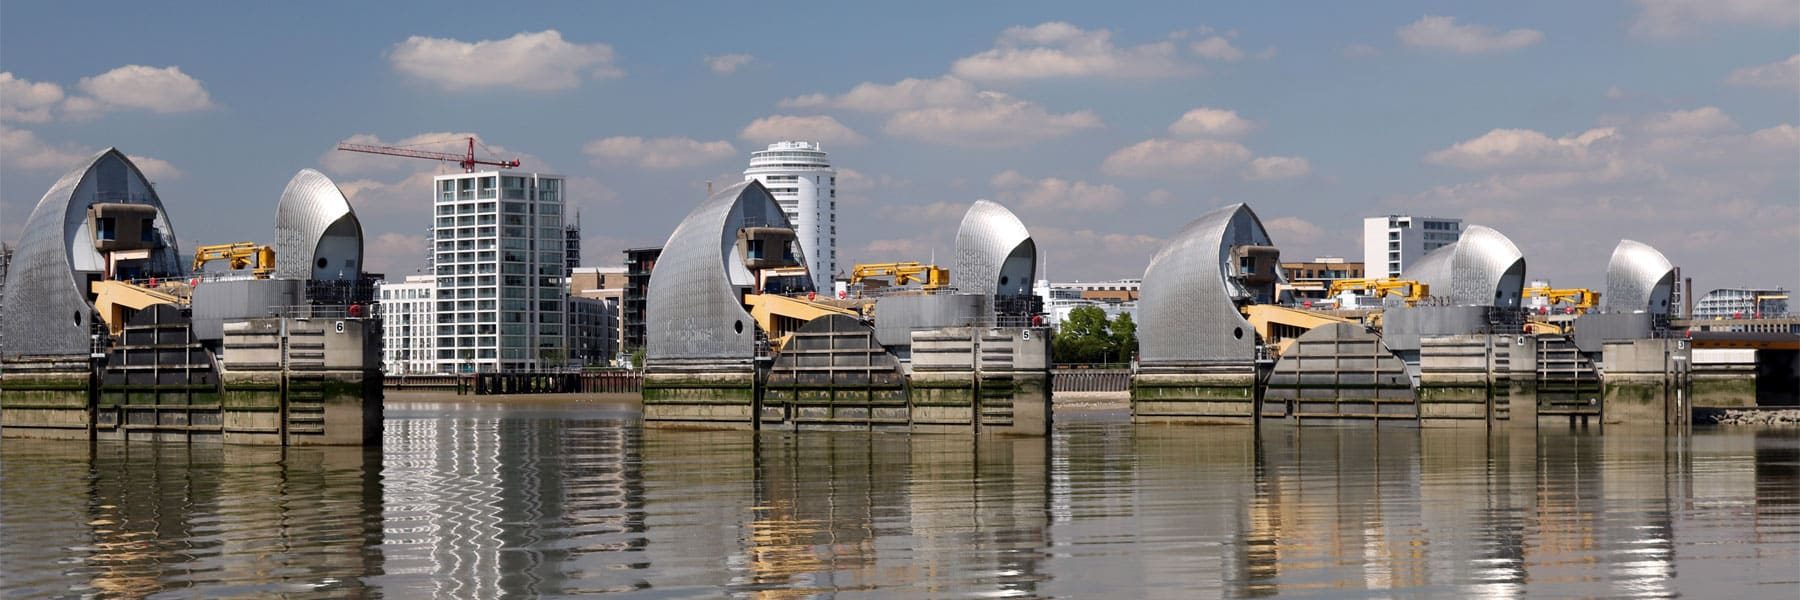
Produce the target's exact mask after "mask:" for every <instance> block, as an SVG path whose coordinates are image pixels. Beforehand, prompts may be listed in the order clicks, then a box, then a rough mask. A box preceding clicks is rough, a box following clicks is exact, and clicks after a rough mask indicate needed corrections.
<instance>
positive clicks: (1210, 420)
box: [1131, 362, 1256, 425]
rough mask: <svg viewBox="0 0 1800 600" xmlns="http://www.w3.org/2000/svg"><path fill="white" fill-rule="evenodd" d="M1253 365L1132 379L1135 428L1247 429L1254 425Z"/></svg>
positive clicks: (1170, 368) (1161, 371) (1191, 368)
mask: <svg viewBox="0 0 1800 600" xmlns="http://www.w3.org/2000/svg"><path fill="white" fill-rule="evenodd" d="M1255 410H1256V365H1255V364H1253V363H1249V362H1244V363H1235V364H1205V365H1198V364H1197V365H1154V366H1145V367H1142V368H1140V370H1139V372H1138V373H1137V374H1136V375H1133V376H1132V378H1131V420H1132V421H1133V422H1136V423H1197V424H1220V425H1249V424H1251V423H1253V422H1254V421H1255Z"/></svg>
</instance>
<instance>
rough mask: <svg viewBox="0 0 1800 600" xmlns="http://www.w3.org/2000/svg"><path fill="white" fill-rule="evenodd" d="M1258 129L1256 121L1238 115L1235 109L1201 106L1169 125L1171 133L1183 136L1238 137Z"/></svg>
mask: <svg viewBox="0 0 1800 600" xmlns="http://www.w3.org/2000/svg"><path fill="white" fill-rule="evenodd" d="M1254 129H1256V123H1253V122H1251V121H1250V120H1249V119H1245V118H1243V117H1240V116H1238V114H1237V111H1235V110H1225V109H1219V108H1207V107H1204V106H1202V107H1200V108H1196V109H1193V110H1190V111H1187V112H1186V113H1184V114H1182V115H1181V118H1179V119H1176V120H1175V123H1174V124H1172V125H1169V133H1172V134H1175V135H1178V136H1183V137H1217V138H1237V137H1242V136H1243V135H1244V134H1247V133H1250V131H1251V130H1254Z"/></svg>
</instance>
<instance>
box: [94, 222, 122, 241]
mask: <svg viewBox="0 0 1800 600" xmlns="http://www.w3.org/2000/svg"><path fill="white" fill-rule="evenodd" d="M94 239H96V240H116V239H119V232H118V227H117V226H116V225H115V224H114V223H113V218H112V217H95V218H94Z"/></svg>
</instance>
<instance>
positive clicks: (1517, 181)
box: [1388, 110, 1800, 289]
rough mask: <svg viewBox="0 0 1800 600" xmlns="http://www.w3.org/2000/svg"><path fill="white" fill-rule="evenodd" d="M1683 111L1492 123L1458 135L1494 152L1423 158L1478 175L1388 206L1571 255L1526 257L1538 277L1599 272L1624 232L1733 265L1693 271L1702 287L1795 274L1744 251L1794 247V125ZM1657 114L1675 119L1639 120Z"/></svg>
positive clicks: (1772, 252)
mask: <svg viewBox="0 0 1800 600" xmlns="http://www.w3.org/2000/svg"><path fill="white" fill-rule="evenodd" d="M1678 114H1685V115H1689V116H1690V117H1689V120H1687V121H1684V120H1682V119H1670V118H1669V114H1654V115H1640V116H1637V117H1634V118H1626V119H1624V120H1623V122H1625V123H1629V124H1637V126H1636V127H1635V128H1634V129H1632V130H1631V133H1630V134H1629V135H1624V134H1617V133H1614V130H1612V129H1610V128H1598V129H1593V130H1590V131H1589V132H1587V133H1585V134H1582V135H1577V136H1568V137H1563V138H1552V137H1551V136H1549V135H1546V134H1543V133H1540V132H1536V131H1531V130H1495V131H1494V132H1490V133H1489V134H1487V135H1484V136H1482V138H1477V139H1476V140H1470V141H1469V142H1465V143H1464V144H1459V145H1458V146H1459V147H1462V146H1464V145H1468V146H1478V145H1485V146H1486V147H1488V149H1490V150H1492V151H1485V152H1477V151H1470V152H1464V151H1462V150H1459V149H1458V148H1456V147H1453V148H1452V149H1450V150H1446V151H1440V152H1437V153H1432V155H1428V156H1427V157H1426V161H1427V162H1440V163H1443V164H1451V165H1452V166H1462V167H1465V168H1479V169H1484V170H1486V172H1484V173H1483V174H1482V176H1481V177H1480V178H1478V179H1475V180H1473V181H1464V182H1458V183H1452V184H1447V185H1440V186H1436V187H1432V188H1430V189H1428V190H1426V191H1423V192H1420V193H1417V194H1413V195H1409V196H1400V197H1397V198H1394V199H1391V200H1390V202H1389V203H1388V204H1389V208H1390V209H1393V210H1396V211H1421V212H1432V213H1438V214H1460V215H1461V216H1463V217H1464V218H1465V219H1466V220H1469V221H1472V222H1480V223H1483V224H1488V225H1493V226H1496V227H1498V228H1500V229H1502V230H1503V231H1505V232H1506V233H1507V234H1508V235H1510V236H1513V238H1514V241H1515V242H1517V243H1518V244H1519V246H1520V248H1521V249H1522V250H1523V251H1524V252H1525V254H1526V255H1527V256H1553V257H1568V258H1569V260H1560V259H1559V260H1546V261H1536V262H1533V263H1532V264H1531V270H1532V276H1533V278H1538V277H1540V276H1543V277H1548V278H1551V279H1552V280H1553V281H1560V280H1564V279H1565V278H1566V279H1567V280H1570V281H1588V282H1597V281H1599V280H1600V279H1601V278H1602V277H1603V274H1602V273H1601V271H1602V269H1603V267H1604V266H1605V262H1606V261H1605V257H1606V256H1607V253H1608V252H1610V251H1611V248H1612V244H1613V243H1614V242H1616V241H1617V240H1618V239H1619V238H1631V239H1636V240H1639V241H1643V242H1645V243H1648V244H1651V245H1652V246H1656V247H1657V248H1658V249H1660V250H1662V251H1663V252H1664V253H1666V254H1667V255H1668V256H1669V258H1670V259H1671V260H1672V261H1674V262H1675V263H1676V264H1685V265H1689V266H1693V267H1695V268H1694V269H1693V270H1694V272H1695V275H1696V279H1702V278H1705V277H1708V276H1716V275H1723V274H1727V273H1728V274H1729V276H1730V279H1729V281H1720V280H1714V281H1712V282H1710V283H1708V282H1703V281H1702V282H1697V283H1699V286H1700V288H1701V289H1707V286H1708V285H1724V284H1727V283H1740V282H1742V281H1765V280H1766V281H1768V284H1769V285H1777V284H1791V283H1794V280H1793V278H1794V276H1795V274H1796V273H1795V271H1794V270H1793V263H1792V261H1774V260H1760V261H1744V260H1742V257H1744V256H1765V257H1773V256H1793V255H1796V253H1800V245H1797V242H1796V240H1800V204H1796V203H1795V202H1794V198H1796V197H1800V171H1796V170H1795V169H1794V168H1793V161H1794V157H1795V156H1797V155H1800V127H1795V126H1794V125H1793V124H1786V123H1784V124H1780V125H1776V126H1773V127H1767V128H1764V129H1761V130H1757V131H1753V132H1749V133H1741V132H1736V131H1729V130H1722V129H1721V128H1720V127H1721V123H1724V122H1726V120H1725V119H1724V115H1718V116H1717V117H1714V116H1708V115H1710V111H1703V110H1694V111H1682V112H1681V113H1678ZM1693 115H1699V116H1698V117H1693ZM1607 120H1608V121H1619V119H1607ZM1696 122H1697V123H1698V125H1693V123H1696ZM1653 123H1654V124H1662V125H1669V124H1671V123H1678V124H1680V125H1678V126H1662V127H1646V126H1643V125H1645V124H1653ZM1483 138H1487V139H1485V140H1483ZM1478 140H1481V141H1482V143H1481V144H1475V143H1474V142H1476V141H1478ZM1500 142H1505V143H1500ZM1467 149H1470V148H1463V150H1467ZM1509 226H1510V227H1509ZM1582 257H1586V258H1582ZM1703 265H1714V266H1715V268H1700V267H1699V266H1703ZM1717 265H1729V266H1730V267H1729V269H1727V268H1725V267H1717ZM1714 274H1716V275H1714Z"/></svg>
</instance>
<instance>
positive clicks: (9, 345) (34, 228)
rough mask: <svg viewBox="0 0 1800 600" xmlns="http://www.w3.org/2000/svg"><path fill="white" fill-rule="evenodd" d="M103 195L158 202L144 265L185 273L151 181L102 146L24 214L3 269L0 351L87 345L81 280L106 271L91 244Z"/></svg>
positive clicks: (70, 349)
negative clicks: (94, 212) (152, 243)
mask: <svg viewBox="0 0 1800 600" xmlns="http://www.w3.org/2000/svg"><path fill="white" fill-rule="evenodd" d="M101 202H122V203H130V204H147V205H150V206H154V207H156V224H155V225H156V235H157V236H158V244H157V248H155V249H153V250H152V251H151V254H150V259H149V261H148V263H147V265H146V269H147V270H148V271H150V272H152V273H161V274H164V275H165V276H167V275H177V276H179V275H181V274H183V273H185V272H186V270H185V269H184V268H183V265H182V262H181V249H180V247H179V246H178V244H177V242H176V240H175V230H174V227H173V226H172V225H171V223H170V221H169V213H168V211H167V210H165V209H164V208H163V205H162V200H161V199H160V198H158V197H157V195H156V188H154V187H152V186H151V185H150V180H149V178H147V177H145V176H144V173H143V172H142V171H140V170H138V168H137V165H135V164H132V162H131V159H130V158H127V157H126V156H125V153H123V152H120V151H119V150H118V149H115V148H107V149H105V150H102V151H100V152H99V153H96V154H95V155H94V156H93V157H91V158H89V159H88V160H87V161H86V162H84V163H82V164H81V166H79V167H77V168H75V169H74V170H72V171H69V173H68V174H67V175H64V176H63V177H62V178H61V179H59V180H57V182H56V185H53V186H50V191H47V192H45V193H44V197H43V198H42V199H40V200H38V203H37V207H36V208H33V209H32V211H31V216H29V217H27V218H26V219H25V233H24V235H23V236H22V237H21V238H20V239H19V244H18V246H17V247H16V248H15V249H14V252H13V258H12V264H11V266H10V268H9V269H8V270H7V274H6V277H7V278H6V299H5V302H4V304H0V311H3V312H4V315H5V317H4V318H3V319H0V327H5V335H4V336H3V339H5V340H6V347H5V348H0V352H3V353H5V354H6V355H9V356H10V355H20V354H76V353H86V352H88V349H89V346H90V345H91V340H90V339H89V338H88V334H89V331H90V330H89V327H90V326H91V324H92V318H93V305H91V304H89V303H88V301H87V294H88V290H87V289H86V288H87V284H86V280H87V275H88V274H90V273H93V274H99V273H101V272H103V271H104V269H105V259H104V258H103V257H101V255H100V253H99V252H98V251H96V250H94V234H93V232H91V231H88V226H87V210H88V207H89V206H91V205H93V204H96V203H101Z"/></svg>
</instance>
